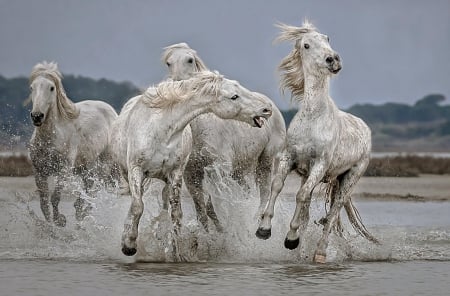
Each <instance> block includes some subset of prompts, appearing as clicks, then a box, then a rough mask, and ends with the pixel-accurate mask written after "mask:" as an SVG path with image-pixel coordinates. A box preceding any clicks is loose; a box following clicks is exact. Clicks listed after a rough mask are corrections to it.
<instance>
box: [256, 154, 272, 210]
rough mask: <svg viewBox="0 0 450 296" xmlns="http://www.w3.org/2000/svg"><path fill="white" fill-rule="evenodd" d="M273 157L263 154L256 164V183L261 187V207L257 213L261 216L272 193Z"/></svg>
mask: <svg viewBox="0 0 450 296" xmlns="http://www.w3.org/2000/svg"><path fill="white" fill-rule="evenodd" d="M272 166H273V165H272V159H271V158H270V157H268V156H266V155H261V156H260V158H259V160H258V164H257V166H256V184H257V186H258V188H259V207H258V212H257V215H258V217H261V216H262V214H263V211H264V208H265V206H266V205H267V201H268V200H269V194H270V181H271V178H272Z"/></svg>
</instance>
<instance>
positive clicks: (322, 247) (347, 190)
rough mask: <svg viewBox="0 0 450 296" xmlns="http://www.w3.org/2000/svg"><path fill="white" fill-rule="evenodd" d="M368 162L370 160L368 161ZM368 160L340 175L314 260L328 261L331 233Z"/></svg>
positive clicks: (319, 261)
mask: <svg viewBox="0 0 450 296" xmlns="http://www.w3.org/2000/svg"><path fill="white" fill-rule="evenodd" d="M367 162H368V161H367ZM367 162H366V161H364V162H361V163H359V164H358V165H357V166H354V167H353V168H351V169H350V170H349V171H347V172H346V173H344V174H342V175H341V176H339V177H338V182H339V185H338V186H339V187H338V190H337V192H336V195H335V196H334V202H333V205H332V206H331V208H330V211H329V212H328V214H327V216H326V223H325V225H324V228H323V232H322V237H321V238H320V240H319V242H318V244H317V248H316V251H315V253H314V262H317V263H325V262H326V249H327V247H328V242H329V235H330V232H331V230H332V228H333V227H334V225H335V223H337V219H338V217H339V213H340V211H341V209H342V207H343V206H344V205H345V203H346V202H347V201H348V200H349V198H350V194H351V191H352V189H353V188H354V186H355V184H356V182H358V180H359V179H360V178H361V176H362V174H363V173H364V170H365V169H366V167H367Z"/></svg>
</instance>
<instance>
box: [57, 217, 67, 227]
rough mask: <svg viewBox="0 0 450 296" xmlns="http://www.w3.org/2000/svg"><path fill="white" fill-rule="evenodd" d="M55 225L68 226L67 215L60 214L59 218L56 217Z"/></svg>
mask: <svg viewBox="0 0 450 296" xmlns="http://www.w3.org/2000/svg"><path fill="white" fill-rule="evenodd" d="M55 225H56V226H59V227H65V226H66V217H65V216H64V215H63V214H59V216H58V218H57V219H55Z"/></svg>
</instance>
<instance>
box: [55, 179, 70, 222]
mask: <svg viewBox="0 0 450 296" xmlns="http://www.w3.org/2000/svg"><path fill="white" fill-rule="evenodd" d="M63 186H64V177H63V176H57V177H56V184H55V190H54V191H53V194H52V196H51V202H52V207H53V221H54V222H55V224H56V225H57V226H61V227H64V226H66V217H65V216H64V215H63V214H60V213H59V208H58V206H59V202H60V200H61V190H62V188H63Z"/></svg>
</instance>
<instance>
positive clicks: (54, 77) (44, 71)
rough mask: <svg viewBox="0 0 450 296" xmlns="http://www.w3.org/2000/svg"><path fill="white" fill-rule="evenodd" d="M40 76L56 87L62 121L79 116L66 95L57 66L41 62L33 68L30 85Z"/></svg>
mask: <svg viewBox="0 0 450 296" xmlns="http://www.w3.org/2000/svg"><path fill="white" fill-rule="evenodd" d="M39 76H42V77H45V78H47V79H50V80H51V81H53V83H54V84H55V86H56V98H57V105H56V106H57V110H58V112H59V114H60V115H61V116H62V117H63V118H64V119H75V118H77V117H78V115H79V114H80V111H79V110H78V109H77V107H76V106H75V103H74V102H72V101H71V100H70V99H69V98H68V97H67V95H66V92H65V90H64V87H63V85H62V82H61V79H62V74H61V72H59V70H58V65H57V64H56V63H55V62H50V63H48V62H46V61H44V62H42V63H38V64H36V65H35V66H34V67H33V70H32V71H31V75H30V83H32V82H33V81H34V80H35V79H36V78H37V77H39Z"/></svg>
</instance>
